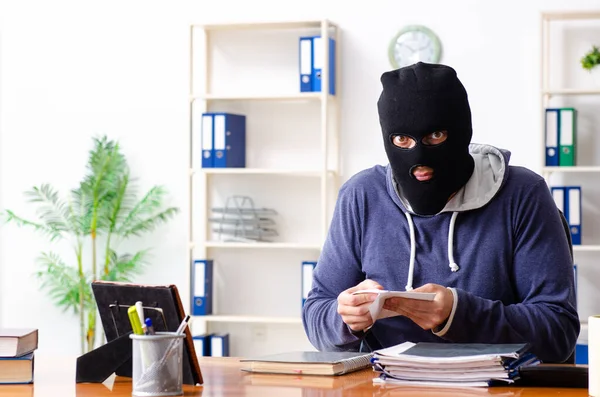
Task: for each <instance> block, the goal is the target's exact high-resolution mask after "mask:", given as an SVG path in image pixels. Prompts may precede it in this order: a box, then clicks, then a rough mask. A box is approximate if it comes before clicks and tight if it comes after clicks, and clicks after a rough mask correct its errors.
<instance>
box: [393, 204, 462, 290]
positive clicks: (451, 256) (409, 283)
mask: <svg viewBox="0 0 600 397" xmlns="http://www.w3.org/2000/svg"><path fill="white" fill-rule="evenodd" d="M404 215H406V219H407V220H408V229H409V231H410V261H409V264H408V278H407V281H406V287H404V288H405V289H406V291H411V290H412V289H413V287H412V283H413V274H414V271H415V256H416V251H417V247H416V245H417V243H416V239H415V225H414V224H413V221H412V217H411V216H410V214H409V213H408V212H405V213H404ZM457 216H458V212H453V213H452V218H450V227H449V228H448V261H449V263H448V266H449V267H450V270H452V271H453V272H457V271H458V269H460V268H459V267H458V265H457V264H456V262H454V225H455V224H456V217H457Z"/></svg>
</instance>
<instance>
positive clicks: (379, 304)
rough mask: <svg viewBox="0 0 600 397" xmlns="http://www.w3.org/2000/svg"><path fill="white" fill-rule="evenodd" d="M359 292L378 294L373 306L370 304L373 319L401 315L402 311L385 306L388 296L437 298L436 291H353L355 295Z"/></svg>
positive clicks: (425, 299)
mask: <svg viewBox="0 0 600 397" xmlns="http://www.w3.org/2000/svg"><path fill="white" fill-rule="evenodd" d="M357 294H377V298H375V300H374V301H373V303H372V304H371V306H369V312H370V313H371V318H372V319H373V321H377V320H379V319H381V318H387V317H394V316H399V315H400V313H397V312H394V311H391V310H387V309H384V308H383V304H384V302H385V300H386V299H388V298H395V297H398V298H407V299H417V300H424V301H432V300H433V299H434V298H435V293H433V292H414V291H388V290H380V289H361V290H358V291H355V292H354V293H353V295H357Z"/></svg>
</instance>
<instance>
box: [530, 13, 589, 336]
mask: <svg viewBox="0 0 600 397" xmlns="http://www.w3.org/2000/svg"><path fill="white" fill-rule="evenodd" d="M598 19H600V11H573V12H564V11H563V12H543V13H542V14H541V74H540V77H541V112H540V116H541V129H540V130H541V142H542V145H541V147H542V151H543V153H542V157H541V162H542V166H541V170H542V176H543V177H544V179H545V180H546V182H547V183H548V185H551V183H550V178H551V177H552V175H554V174H559V175H561V174H565V175H571V176H573V175H575V174H584V175H585V174H594V173H600V166H597V165H576V166H562V167H561V166H558V167H556V166H554V167H547V166H546V164H545V146H546V145H545V109H546V108H547V107H550V100H551V99H552V98H556V97H572V96H599V95H600V89H598V88H594V87H592V88H569V87H562V88H555V87H551V83H550V69H551V65H552V62H551V60H550V47H551V39H550V29H551V24H552V22H555V21H562V22H565V21H584V20H598ZM581 217H582V218H583V214H581ZM573 251H574V254H575V255H576V254H577V253H581V252H600V245H574V246H573ZM575 260H576V262H577V259H575ZM578 274H579V271H578ZM580 323H581V332H580V336H582V335H585V337H584V339H585V338H586V337H587V318H581V316H580Z"/></svg>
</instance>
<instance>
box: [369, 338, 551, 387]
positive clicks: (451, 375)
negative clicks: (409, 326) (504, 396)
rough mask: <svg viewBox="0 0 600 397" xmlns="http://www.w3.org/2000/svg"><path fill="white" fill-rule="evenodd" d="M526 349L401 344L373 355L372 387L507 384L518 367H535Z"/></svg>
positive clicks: (515, 346)
mask: <svg viewBox="0 0 600 397" xmlns="http://www.w3.org/2000/svg"><path fill="white" fill-rule="evenodd" d="M528 349H529V345H528V344H525V343H517V344H483V343H423V342H421V343H417V344H415V343H411V342H405V343H402V344H399V345H396V346H392V347H389V348H386V349H380V350H376V351H375V352H374V357H373V363H374V369H375V371H377V372H379V374H380V376H379V378H376V379H374V383H391V384H397V385H411V386H437V387H486V386H490V385H492V384H496V383H498V384H510V383H513V382H514V381H515V380H516V379H518V374H519V369H520V368H521V367H522V366H526V365H527V366H529V365H537V364H539V360H538V359H537V357H536V356H535V355H533V354H532V353H530V352H528Z"/></svg>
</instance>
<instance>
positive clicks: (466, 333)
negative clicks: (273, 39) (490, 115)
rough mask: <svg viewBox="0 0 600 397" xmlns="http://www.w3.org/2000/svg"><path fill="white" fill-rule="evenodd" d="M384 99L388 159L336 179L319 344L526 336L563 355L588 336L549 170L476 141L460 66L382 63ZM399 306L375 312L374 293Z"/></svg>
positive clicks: (315, 303)
mask: <svg viewBox="0 0 600 397" xmlns="http://www.w3.org/2000/svg"><path fill="white" fill-rule="evenodd" d="M381 82H382V86H383V91H382V93H381V96H380V98H379V101H378V111H379V120H380V124H381V129H382V132H383V142H384V146H385V150H386V154H387V157H388V159H389V164H388V165H387V166H385V167H384V166H375V167H372V168H369V169H366V170H364V171H361V172H359V173H358V174H356V175H354V176H353V177H352V178H350V179H349V180H348V181H347V182H346V183H345V184H344V185H343V186H342V188H341V189H340V192H339V197H338V201H337V204H336V209H335V212H334V216H333V219H332V223H331V226H330V230H329V233H328V236H327V240H326V242H325V244H324V247H323V250H322V253H321V257H320V258H319V261H318V264H317V266H316V268H315V271H314V279H313V287H312V290H311V291H310V293H309V295H308V299H307V301H306V303H305V306H304V308H303V322H304V327H305V330H306V333H307V335H308V338H309V340H310V341H311V343H312V344H313V345H314V346H315V347H316V348H318V349H319V350H358V349H360V348H361V344H362V343H363V342H367V343H368V345H369V346H370V347H371V348H374V347H373V346H375V348H378V347H388V346H392V345H396V344H399V343H402V342H405V341H411V342H420V341H426V342H456V343H514V342H529V343H531V345H532V350H533V352H534V353H535V354H537V355H538V357H539V358H540V359H541V360H543V361H545V362H564V361H565V360H566V359H567V358H568V357H569V356H570V355H571V354H572V352H573V350H574V347H575V343H576V339H577V336H578V335H579V327H580V325H579V318H578V314H577V311H576V309H575V291H574V280H573V267H572V260H571V256H570V255H571V254H570V247H569V243H568V237H567V235H566V233H565V230H564V228H563V226H562V223H561V222H562V221H561V218H560V213H559V212H558V210H557V208H556V205H555V204H554V201H553V199H552V196H551V194H550V192H549V189H548V187H547V185H546V182H545V181H544V179H543V178H541V177H540V176H539V175H537V174H535V173H533V172H532V171H529V170H527V169H525V168H522V167H516V166H509V164H508V163H509V158H510V153H509V152H507V151H503V150H499V149H497V148H495V147H492V146H488V145H480V144H471V143H470V142H471V136H472V127H471V111H470V107H469V102H468V98H467V93H466V91H465V88H464V87H463V85H462V83H461V82H460V80H459V79H458V77H457V75H456V72H455V70H454V69H452V68H450V67H448V66H444V65H430V64H424V63H417V64H415V65H412V66H408V67H405V68H401V69H398V70H394V71H390V72H386V73H384V74H383V75H382V77H381ZM369 288H378V289H386V290H412V289H413V288H414V291H418V292H433V293H435V299H434V300H433V301H432V302H427V301H418V300H411V299H405V298H391V299H388V300H387V301H386V302H385V305H384V308H385V309H389V310H392V311H395V312H396V313H398V314H399V315H398V316H394V317H389V318H385V319H379V320H377V321H376V322H373V319H372V318H371V316H370V314H369V305H370V304H371V302H372V301H373V300H374V299H375V294H359V295H353V294H352V293H353V292H355V291H357V290H360V289H369Z"/></svg>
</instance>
